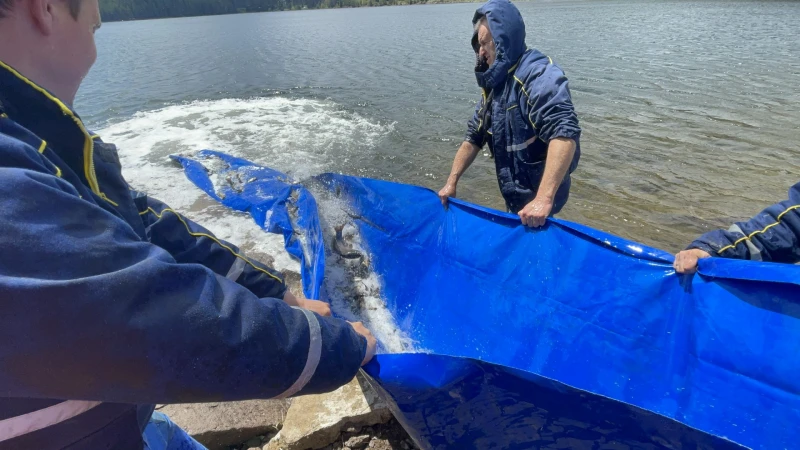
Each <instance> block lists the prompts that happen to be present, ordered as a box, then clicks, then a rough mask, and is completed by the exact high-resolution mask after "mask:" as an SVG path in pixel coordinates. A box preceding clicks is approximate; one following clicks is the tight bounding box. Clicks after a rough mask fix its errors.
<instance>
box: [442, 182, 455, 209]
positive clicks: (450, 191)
mask: <svg viewBox="0 0 800 450" xmlns="http://www.w3.org/2000/svg"><path fill="white" fill-rule="evenodd" d="M455 196H456V183H454V182H451V181H448V182H447V184H446V185H445V186H444V187H443V188H442V189H441V190H440V191H439V200H441V202H442V206H444V207H445V208H447V203H448V200H449V199H450V197H455Z"/></svg>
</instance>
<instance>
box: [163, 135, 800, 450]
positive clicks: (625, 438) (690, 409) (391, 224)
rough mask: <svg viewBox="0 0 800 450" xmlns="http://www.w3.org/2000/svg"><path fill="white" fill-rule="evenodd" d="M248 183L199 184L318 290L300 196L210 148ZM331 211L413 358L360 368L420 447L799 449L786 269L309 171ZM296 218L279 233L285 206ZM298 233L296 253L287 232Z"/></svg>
mask: <svg viewBox="0 0 800 450" xmlns="http://www.w3.org/2000/svg"><path fill="white" fill-rule="evenodd" d="M208 157H218V158H221V159H223V160H224V161H226V162H227V163H229V164H230V169H229V170H237V171H239V172H240V173H241V174H244V175H243V176H241V178H246V179H247V180H250V182H248V183H245V184H244V185H243V186H242V187H240V188H237V189H233V188H223V189H222V191H223V194H222V196H220V195H218V193H217V192H214V189H213V186H212V185H211V183H210V181H209V177H208V173H207V171H206V170H205V169H204V168H203V166H202V165H201V164H199V163H198V162H196V161H194V160H192V159H187V158H183V157H176V159H177V160H179V161H180V162H181V163H182V164H183V165H184V167H185V171H186V175H187V176H188V177H189V179H190V180H192V181H193V182H194V183H195V184H197V186H199V187H200V188H201V189H203V190H204V191H206V192H207V193H208V194H209V195H211V196H212V197H214V198H216V199H217V200H220V201H221V202H222V203H224V204H225V205H227V206H230V207H232V208H234V209H237V210H240V211H248V212H250V214H251V215H252V216H253V218H254V219H255V220H256V222H257V223H258V224H259V225H261V226H262V227H263V228H264V229H265V230H267V231H271V232H282V233H284V236H285V237H286V242H287V248H288V249H289V250H290V251H291V252H292V254H294V255H297V256H298V257H300V258H302V259H303V269H304V273H303V281H304V283H305V284H304V287H305V293H306V295H308V296H310V297H312V298H317V296H318V295H319V293H320V282H321V279H322V278H321V277H322V274H323V273H324V270H323V267H324V266H323V264H324V261H325V259H324V256H323V254H322V253H323V251H324V245H325V243H324V242H323V241H322V238H321V236H322V233H321V231H320V230H319V219H318V216H317V211H316V209H317V208H316V204H315V202H314V199H313V197H312V196H311V195H310V194H309V192H308V191H307V190H306V189H305V188H304V187H302V186H301V185H299V184H292V182H291V181H290V180H289V178H288V177H287V176H285V175H283V174H281V173H279V172H276V171H273V170H270V169H267V168H263V167H259V166H257V165H254V164H252V163H249V162H248V161H245V160H241V159H237V158H233V157H230V156H227V155H225V154H222V153H217V152H210V151H204V152H201V153H199V154H198V155H197V156H196V157H195V158H196V159H197V158H199V159H203V158H208ZM315 182H320V183H321V184H323V185H324V186H326V187H327V189H329V190H330V191H331V192H334V193H335V194H336V195H337V196H338V197H340V198H341V199H343V200H344V201H346V202H347V204H348V205H349V207H350V208H352V211H353V212H354V213H355V217H356V219H355V222H356V225H357V227H358V230H359V231H360V233H361V237H362V239H363V241H364V242H365V243H366V246H367V247H368V250H369V252H370V258H371V264H372V266H373V269H374V270H375V272H376V273H378V274H379V276H380V277H381V280H382V287H383V294H384V298H385V300H386V303H387V307H388V308H389V310H390V312H391V313H392V314H393V316H394V317H395V319H396V321H397V323H398V324H400V326H401V327H402V328H403V330H404V331H405V332H407V333H408V334H409V335H410V336H411V337H412V338H414V339H415V340H416V341H417V343H418V347H419V348H423V349H425V350H426V353H415V354H384V355H379V356H378V357H377V358H376V360H375V361H374V362H373V363H371V364H370V365H368V366H367V368H366V369H367V372H368V373H369V374H370V375H371V376H372V377H373V378H374V380H375V381H376V382H377V384H378V385H379V386H380V387H381V388H382V389H383V390H384V391H385V394H386V395H387V396H388V397H390V399H391V400H392V401H393V404H394V407H395V413H396V415H397V417H398V419H399V420H400V421H401V423H403V425H404V426H405V427H406V429H407V430H408V431H409V433H410V434H411V435H412V437H414V438H415V439H416V440H417V442H418V443H419V444H420V445H421V446H422V447H423V448H437V449H439V448H457V449H465V448H479V449H496V448H497V449H499V448H519V449H527V448H609V449H611V448H615V449H619V448H715V449H719V448H741V447H740V446H746V447H751V448H764V449H767V448H769V449H773V448H798V446H800V444H798V443H799V442H800V427H798V423H800V267H798V266H791V265H778V264H770V263H759V262H748V261H736V260H726V259H719V258H712V259H708V260H703V261H701V263H700V268H699V274H698V275H696V276H678V275H676V274H675V273H674V271H673V270H672V268H671V264H672V261H673V257H672V256H671V255H670V254H668V253H666V252H663V251H660V250H657V249H653V248H648V247H645V246H643V245H640V244H636V243H634V242H630V241H626V240H623V239H621V238H618V237H615V236H613V235H610V234H607V233H603V232H600V231H597V230H594V229H591V228H589V227H585V226H582V225H578V224H574V223H570V222H567V221H563V220H558V219H556V220H551V221H549V222H548V224H547V225H546V227H545V228H544V229H542V230H532V229H529V228H525V227H523V226H521V224H520V223H519V219H518V218H517V217H515V216H512V215H509V214H505V213H502V212H498V211H494V210H489V209H486V208H483V207H480V206H476V205H472V204H468V203H466V202H462V201H459V200H453V201H452V202H451V204H450V207H449V208H448V209H447V210H445V209H444V208H442V206H441V204H440V203H439V199H438V198H437V196H436V195H435V194H434V193H433V192H431V191H430V190H427V189H424V188H420V187H415V186H409V185H403V184H397V183H390V182H384V181H378V180H371V179H363V178H355V177H350V176H343V175H335V174H323V175H320V176H318V177H316V180H315ZM293 208H296V209H297V211H299V219H298V220H297V221H296V222H297V223H295V224H294V225H293V224H292V223H291V220H290V219H289V218H288V215H287V213H286V211H287V209H290V210H291V209H293ZM293 226H294V227H300V233H302V234H303V235H305V236H308V237H310V238H312V239H309V240H308V245H306V250H307V252H304V251H303V249H302V248H301V247H302V246H301V245H300V244H299V243H298V242H296V239H294V238H292V233H291V230H292V227H293Z"/></svg>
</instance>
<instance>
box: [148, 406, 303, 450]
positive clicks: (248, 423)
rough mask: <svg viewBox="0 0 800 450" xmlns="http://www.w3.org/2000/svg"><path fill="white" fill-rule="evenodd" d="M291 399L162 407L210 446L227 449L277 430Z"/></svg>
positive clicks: (214, 448) (178, 422) (190, 432)
mask: <svg viewBox="0 0 800 450" xmlns="http://www.w3.org/2000/svg"><path fill="white" fill-rule="evenodd" d="M290 403H291V401H290V400H249V401H244V402H225V403H198V404H185V405H183V404H180V405H166V406H164V407H163V408H161V409H160V410H159V411H161V412H163V413H164V414H166V415H168V416H169V418H170V419H172V421H173V422H175V423H176V424H178V425H179V426H180V427H181V428H183V429H184V430H186V432H187V433H189V434H190V435H192V437H194V438H195V439H197V441H198V442H200V443H201V444H203V445H205V446H206V447H208V448H209V450H223V449H227V448H228V447H229V446H233V445H240V444H241V443H242V442H246V441H247V442H248V444H250V441H249V440H250V439H252V438H253V437H254V436H259V435H273V434H275V433H276V432H277V431H278V430H280V428H281V426H282V424H283V419H284V417H285V416H286V412H287V411H288V409H289V404H290ZM258 441H259V442H258V443H256V444H255V445H254V446H260V445H261V440H260V439H259V440H258ZM253 443H255V440H253ZM251 447H252V446H251ZM245 448H247V446H245Z"/></svg>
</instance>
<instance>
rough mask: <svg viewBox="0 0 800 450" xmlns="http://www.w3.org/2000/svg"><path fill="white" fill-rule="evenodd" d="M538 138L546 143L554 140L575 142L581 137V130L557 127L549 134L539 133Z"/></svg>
mask: <svg viewBox="0 0 800 450" xmlns="http://www.w3.org/2000/svg"><path fill="white" fill-rule="evenodd" d="M539 137H541V138H542V139H543V140H544V141H547V142H550V141H552V140H553V139H556V138H564V139H572V140H574V141H575V142H577V141H578V139H580V137H581V130H580V129H575V128H572V127H558V128H556V129H554V130H553V131H551V132H549V133H545V132H542V133H540V135H539Z"/></svg>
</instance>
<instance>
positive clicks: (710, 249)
mask: <svg viewBox="0 0 800 450" xmlns="http://www.w3.org/2000/svg"><path fill="white" fill-rule="evenodd" d="M694 249H698V250H702V251H704V252H706V253H708V254H709V255H717V249H715V248H713V247H711V246H710V245H708V244H706V243H705V242H703V241H694V242H692V243H691V244H689V246H688V247H686V250H694Z"/></svg>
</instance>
